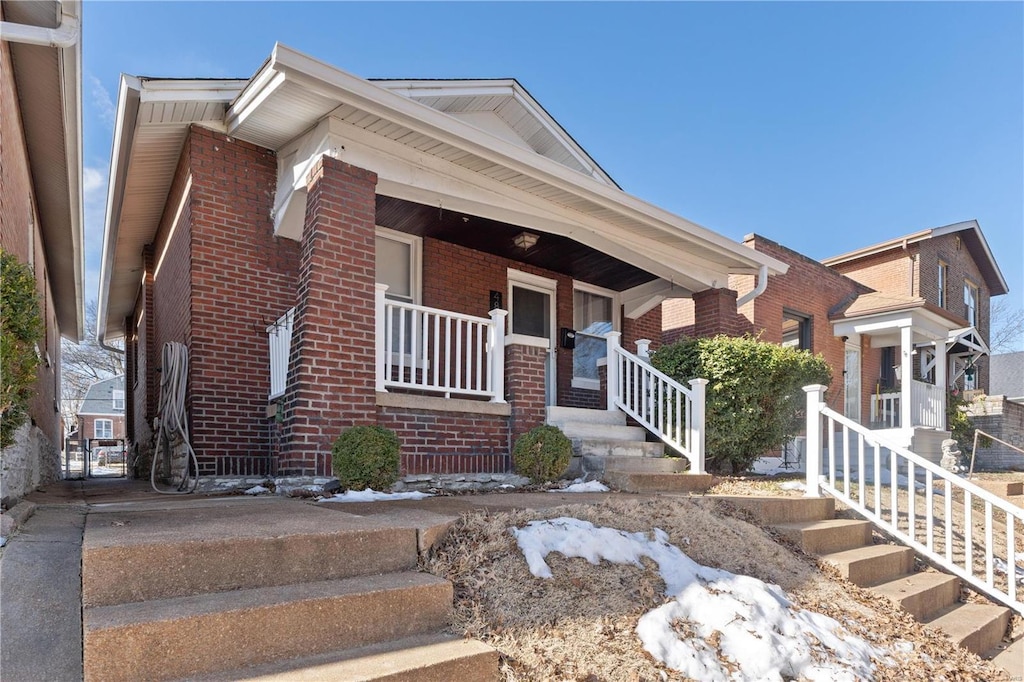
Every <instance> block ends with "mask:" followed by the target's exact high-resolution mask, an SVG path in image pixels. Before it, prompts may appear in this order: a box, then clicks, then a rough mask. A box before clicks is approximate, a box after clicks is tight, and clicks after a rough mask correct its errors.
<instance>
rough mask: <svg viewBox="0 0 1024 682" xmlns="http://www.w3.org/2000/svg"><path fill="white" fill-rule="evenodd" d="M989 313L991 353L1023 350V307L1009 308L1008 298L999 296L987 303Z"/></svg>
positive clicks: (989, 344) (989, 345)
mask: <svg viewBox="0 0 1024 682" xmlns="http://www.w3.org/2000/svg"><path fill="white" fill-rule="evenodd" d="M989 314H990V315H991V320H992V326H991V329H990V331H989V339H988V347H989V349H990V350H991V351H992V353H993V354H996V353H1010V352H1013V351H1017V350H1024V308H1016V309H1015V308H1011V307H1010V302H1009V299H1007V298H1006V297H999V298H996V299H993V301H992V302H991V303H990V304H989Z"/></svg>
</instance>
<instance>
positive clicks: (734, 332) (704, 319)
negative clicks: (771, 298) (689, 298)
mask: <svg viewBox="0 0 1024 682" xmlns="http://www.w3.org/2000/svg"><path fill="white" fill-rule="evenodd" d="M693 315H694V323H693V335H694V336H697V337H705V336H715V335H717V334H728V335H730V336H739V335H741V334H745V333H747V332H749V331H752V326H751V324H750V321H749V320H747V318H745V317H743V316H742V315H740V314H739V313H737V312H736V292H735V291H733V290H732V289H705V290H704V291H698V292H696V293H694V295H693Z"/></svg>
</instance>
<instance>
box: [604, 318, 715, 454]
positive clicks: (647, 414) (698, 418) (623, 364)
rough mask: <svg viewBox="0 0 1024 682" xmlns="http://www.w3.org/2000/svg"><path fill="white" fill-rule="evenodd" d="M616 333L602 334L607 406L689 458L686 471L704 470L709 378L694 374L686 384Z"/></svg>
mask: <svg viewBox="0 0 1024 682" xmlns="http://www.w3.org/2000/svg"><path fill="white" fill-rule="evenodd" d="M619 337H620V333H619V332H610V333H609V334H607V335H606V337H605V338H606V339H607V341H608V409H615V408H618V409H620V410H622V411H623V412H625V413H626V414H627V415H629V416H630V417H632V418H633V419H634V420H636V421H637V423H639V424H640V425H641V426H643V427H644V428H645V429H647V430H648V431H650V432H651V433H653V434H654V435H655V436H657V437H658V438H660V439H661V440H662V441H663V442H664V443H666V444H667V445H669V446H670V447H672V448H674V449H675V450H678V451H679V452H680V453H681V454H682V455H683V456H684V457H686V458H687V459H688V460H689V461H690V473H695V474H702V473H704V460H705V452H704V401H705V386H706V385H707V383H708V381H707V379H692V380H691V381H690V388H687V387H685V386H683V385H682V384H681V383H679V382H678V381H676V380H675V379H673V378H672V377H670V376H668V375H667V374H665V373H664V372H662V371H660V370H658V369H656V368H655V367H654V366H652V365H651V364H650V363H649V362H647V361H646V360H645V359H644V358H642V357H639V356H637V355H633V354H632V353H630V352H629V351H627V350H625V349H624V348H622V346H620V345H619ZM641 343H642V342H638V344H641ZM642 347H644V346H642Z"/></svg>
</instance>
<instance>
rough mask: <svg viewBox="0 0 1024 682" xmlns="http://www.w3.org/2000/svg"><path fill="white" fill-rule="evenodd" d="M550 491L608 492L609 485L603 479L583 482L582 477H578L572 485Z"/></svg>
mask: <svg viewBox="0 0 1024 682" xmlns="http://www.w3.org/2000/svg"><path fill="white" fill-rule="evenodd" d="M548 492H549V493H606V492H608V486H606V485H605V484H604V483H601V481H587V482H585V483H584V482H583V479H582V478H577V479H576V480H575V481H573V482H572V483H571V484H570V485H568V486H566V487H564V488H559V489H557V490H549V491H548Z"/></svg>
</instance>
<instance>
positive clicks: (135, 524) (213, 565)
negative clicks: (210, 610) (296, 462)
mask: <svg viewBox="0 0 1024 682" xmlns="http://www.w3.org/2000/svg"><path fill="white" fill-rule="evenodd" d="M251 502H252V503H250V504H245V503H244V501H242V502H239V503H236V504H226V505H221V506H219V507H218V508H217V509H216V511H215V512H214V511H213V510H211V509H209V508H208V507H196V508H195V509H176V510H175V511H174V513H173V514H168V513H167V512H165V511H143V512H137V511H124V512H111V513H97V514H89V516H88V518H87V521H86V532H85V539H84V542H83V546H82V600H83V604H84V605H85V606H107V605H112V604H124V603H129V602H138V601H144V600H147V599H167V598H170V597H179V596H189V595H196V594H202V593H207V592H221V591H226V590H237V589H247V588H254V587H269V586H274V585H288V584H293V583H304V582H313V581H320V580H332V579H340V578H347V577H352V576H357V575H370V574H377V573H387V572H393V571H404V570H409V569H414V568H415V567H416V564H417V530H416V528H412V527H405V528H396V527H393V526H392V525H391V524H388V523H385V522H382V521H380V520H375V519H368V518H360V517H354V516H352V515H350V514H339V513H337V512H336V511H332V510H329V509H323V508H321V507H316V506H313V505H309V504H296V503H295V501H294V500H279V501H275V502H271V503H266V504H257V503H255V501H251ZM280 505H287V513H279V512H283V511H284V510H283V509H281V508H280ZM339 557H344V560H343V561H341V560H339Z"/></svg>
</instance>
